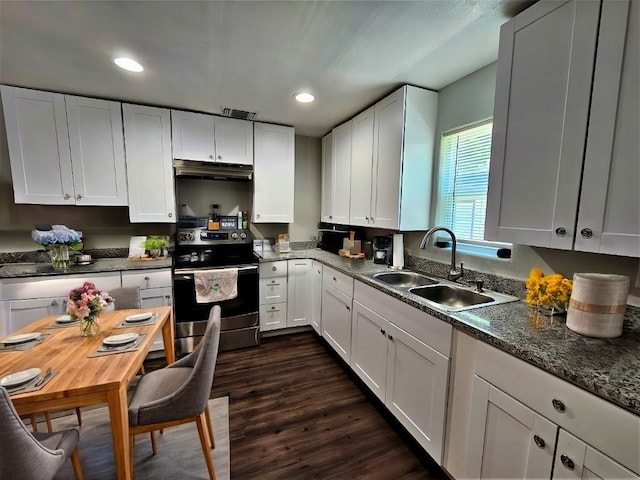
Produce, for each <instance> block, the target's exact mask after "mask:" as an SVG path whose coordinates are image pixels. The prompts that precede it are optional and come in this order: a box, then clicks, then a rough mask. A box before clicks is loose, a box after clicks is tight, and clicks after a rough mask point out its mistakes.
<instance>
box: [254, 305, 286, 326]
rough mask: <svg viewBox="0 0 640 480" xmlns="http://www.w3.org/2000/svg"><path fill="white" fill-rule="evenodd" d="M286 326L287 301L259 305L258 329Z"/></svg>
mask: <svg viewBox="0 0 640 480" xmlns="http://www.w3.org/2000/svg"><path fill="white" fill-rule="evenodd" d="M286 326H287V302H283V303H275V304H273V305H260V330H261V331H263V332H267V331H269V330H277V329H279V328H285V327H286Z"/></svg>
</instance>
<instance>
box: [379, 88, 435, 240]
mask: <svg viewBox="0 0 640 480" xmlns="http://www.w3.org/2000/svg"><path fill="white" fill-rule="evenodd" d="M404 96H405V89H400V90H397V91H396V92H394V93H392V94H391V95H389V96H388V97H386V98H385V99H383V100H381V101H380V102H378V103H377V104H376V105H375V125H374V148H373V189H372V192H371V203H372V206H373V207H372V212H371V213H372V214H373V225H375V226H376V227H379V228H393V229H397V228H398V220H399V219H398V213H399V210H400V173H401V168H402V156H403V131H404V128H403V125H404ZM424 188H429V185H425V187H424Z"/></svg>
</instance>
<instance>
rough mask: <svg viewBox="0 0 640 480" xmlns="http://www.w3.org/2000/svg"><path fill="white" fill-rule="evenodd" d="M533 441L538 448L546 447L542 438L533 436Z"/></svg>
mask: <svg viewBox="0 0 640 480" xmlns="http://www.w3.org/2000/svg"><path fill="white" fill-rule="evenodd" d="M533 441H534V442H535V443H536V445H537V446H538V447H539V448H544V446H545V445H546V444H545V442H544V440H543V439H542V438H540V437H539V436H538V435H534V436H533Z"/></svg>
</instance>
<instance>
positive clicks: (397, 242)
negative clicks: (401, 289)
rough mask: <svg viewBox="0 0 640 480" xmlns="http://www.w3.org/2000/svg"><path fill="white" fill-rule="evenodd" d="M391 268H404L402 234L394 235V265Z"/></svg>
mask: <svg viewBox="0 0 640 480" xmlns="http://www.w3.org/2000/svg"><path fill="white" fill-rule="evenodd" d="M391 268H397V269H401V268H404V237H403V236H402V234H401V233H394V234H393V263H392V265H391Z"/></svg>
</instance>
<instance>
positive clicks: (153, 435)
mask: <svg viewBox="0 0 640 480" xmlns="http://www.w3.org/2000/svg"><path fill="white" fill-rule="evenodd" d="M149 436H150V437H151V451H152V452H153V454H154V455H155V454H156V453H158V451H157V450H156V432H154V431H153V430H152V431H150V432H149Z"/></svg>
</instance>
